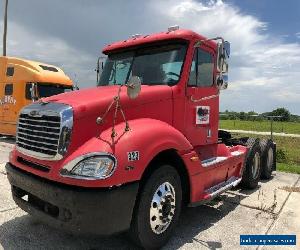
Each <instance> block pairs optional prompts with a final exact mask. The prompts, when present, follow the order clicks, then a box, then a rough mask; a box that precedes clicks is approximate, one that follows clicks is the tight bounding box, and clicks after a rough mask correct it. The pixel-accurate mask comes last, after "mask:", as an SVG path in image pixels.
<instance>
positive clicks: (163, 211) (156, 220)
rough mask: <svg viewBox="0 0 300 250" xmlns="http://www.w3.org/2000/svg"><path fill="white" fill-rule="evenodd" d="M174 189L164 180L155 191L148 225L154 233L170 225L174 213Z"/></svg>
mask: <svg viewBox="0 0 300 250" xmlns="http://www.w3.org/2000/svg"><path fill="white" fill-rule="evenodd" d="M175 202H176V200H175V189H174V187H173V186H172V184H170V183H169V182H164V183H163V184H161V185H160V186H159V187H158V188H157V189H156V191H155V193H154V195H153V198H152V201H151V207H150V226H151V229H152V231H153V232H154V233H155V234H161V233H163V232H164V231H166V230H167V228H168V227H169V226H170V224H171V222H172V220H173V217H174V214H175Z"/></svg>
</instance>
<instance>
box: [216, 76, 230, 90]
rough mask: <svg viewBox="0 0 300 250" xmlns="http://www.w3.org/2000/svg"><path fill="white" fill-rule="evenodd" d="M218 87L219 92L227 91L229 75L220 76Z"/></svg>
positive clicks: (217, 81)
mask: <svg viewBox="0 0 300 250" xmlns="http://www.w3.org/2000/svg"><path fill="white" fill-rule="evenodd" d="M216 85H217V88H218V89H219V90H224V89H227V87H228V75H221V74H220V75H218V76H217V79H216Z"/></svg>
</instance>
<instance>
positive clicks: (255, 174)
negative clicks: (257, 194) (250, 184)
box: [252, 152, 260, 179]
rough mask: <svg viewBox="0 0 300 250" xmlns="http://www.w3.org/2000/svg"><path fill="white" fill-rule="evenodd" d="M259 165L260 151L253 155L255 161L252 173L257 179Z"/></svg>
mask: <svg viewBox="0 0 300 250" xmlns="http://www.w3.org/2000/svg"><path fill="white" fill-rule="evenodd" d="M259 165H260V155H259V153H258V152H256V153H255V155H254V157H253V163H252V175H253V179H256V178H257V176H258V173H259Z"/></svg>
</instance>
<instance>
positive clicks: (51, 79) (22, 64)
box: [0, 56, 72, 85]
mask: <svg viewBox="0 0 300 250" xmlns="http://www.w3.org/2000/svg"><path fill="white" fill-rule="evenodd" d="M8 68H13V71H12V72H13V73H11V75H10V74H7V72H8ZM0 73H1V74H0V78H1V79H0V80H1V81H3V82H5V81H8V80H9V81H11V80H24V81H32V82H34V81H35V82H47V83H56V84H64V85H72V80H71V79H70V78H69V77H68V76H67V75H66V74H65V73H64V72H63V70H62V69H60V68H58V67H56V66H54V65H50V64H46V63H42V62H37V61H31V60H27V59H23V58H17V57H7V56H0Z"/></svg>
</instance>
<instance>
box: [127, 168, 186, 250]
mask: <svg viewBox="0 0 300 250" xmlns="http://www.w3.org/2000/svg"><path fill="white" fill-rule="evenodd" d="M181 201H182V190H181V182H180V177H179V175H178V173H177V171H176V170H175V169H174V168H173V167H172V166H169V165H162V166H161V167H159V168H158V169H157V170H155V171H154V172H153V173H152V175H151V176H150V177H149V179H148V180H147V182H146V184H145V185H144V187H143V188H142V190H141V193H140V196H139V199H138V201H137V204H136V207H135V213H134V216H133V221H132V225H131V228H130V232H129V233H130V237H131V239H132V240H133V241H134V242H135V243H136V244H137V245H139V246H141V247H144V248H146V249H153V248H160V247H162V246H163V245H164V244H166V242H167V241H168V239H169V238H170V237H171V234H172V231H173V229H174V227H175V226H176V224H177V222H178V218H179V215H180V211H181Z"/></svg>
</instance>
